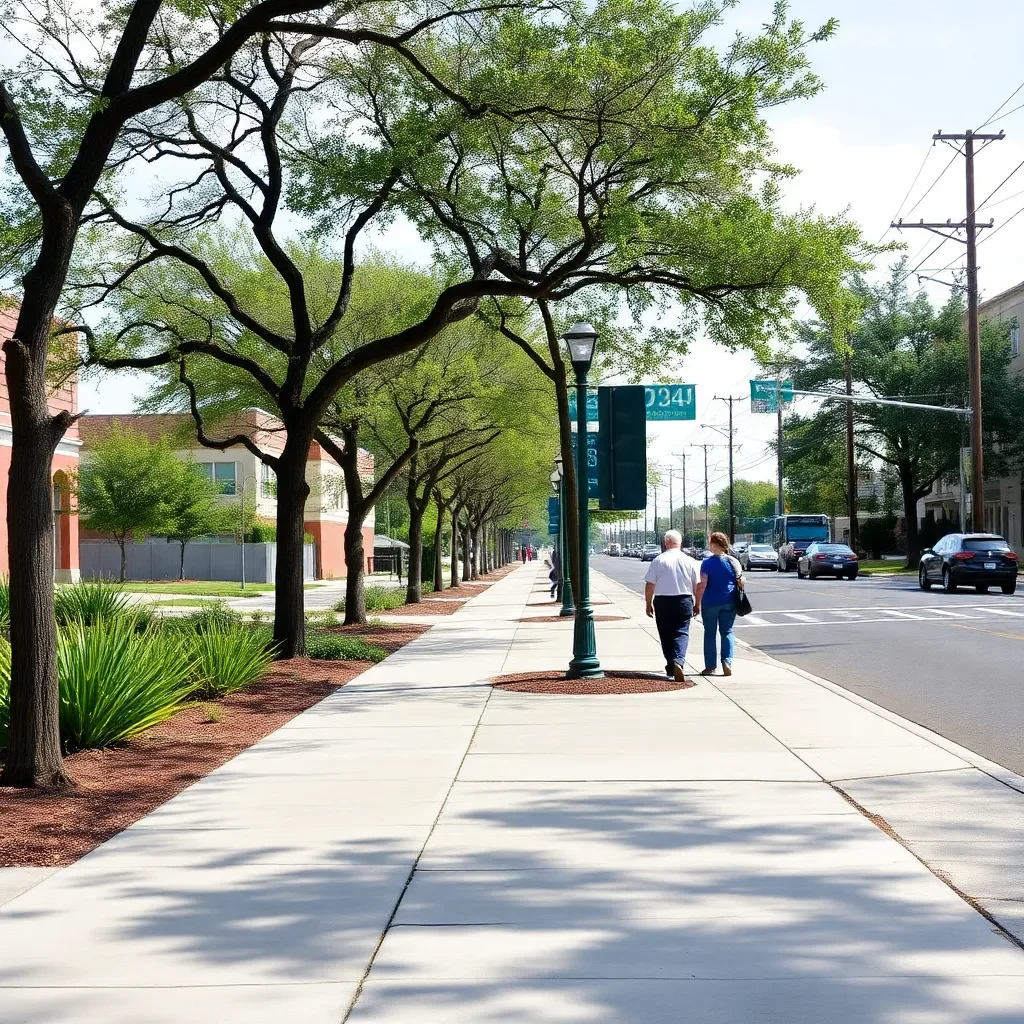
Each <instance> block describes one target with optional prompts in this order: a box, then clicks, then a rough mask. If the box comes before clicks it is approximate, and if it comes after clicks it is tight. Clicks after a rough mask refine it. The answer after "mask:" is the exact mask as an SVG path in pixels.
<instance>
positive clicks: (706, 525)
mask: <svg viewBox="0 0 1024 1024" xmlns="http://www.w3.org/2000/svg"><path fill="white" fill-rule="evenodd" d="M690 447H691V448H703V449H704V547H707V546H708V538H709V537H710V536H711V521H710V520H711V517H710V514H709V509H710V503H709V501H708V449H709V448H724V447H725V445H721V444H691V445H690ZM683 501H684V503H685V501H686V497H685V492H684V497H683Z"/></svg>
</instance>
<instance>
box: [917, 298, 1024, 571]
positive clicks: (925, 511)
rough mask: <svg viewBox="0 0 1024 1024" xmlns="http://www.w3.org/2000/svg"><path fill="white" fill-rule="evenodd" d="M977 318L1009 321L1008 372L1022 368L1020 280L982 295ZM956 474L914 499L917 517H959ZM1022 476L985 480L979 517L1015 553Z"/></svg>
mask: <svg viewBox="0 0 1024 1024" xmlns="http://www.w3.org/2000/svg"><path fill="white" fill-rule="evenodd" d="M978 313H979V317H980V319H981V320H1000V321H1002V322H1003V323H1008V324H1010V325H1011V326H1010V356H1011V361H1010V373H1016V374H1020V373H1022V372H1024V356H1022V354H1021V340H1020V332H1021V325H1024V281H1022V282H1021V283H1020V284H1016V285H1014V286H1013V287H1012V288H1007V290H1006V291H1004V292H1000V293H999V294H998V295H994V296H993V297H992V298H991V299H986V300H985V301H984V302H982V303H981V304H980V305H979V307H978ZM959 509H960V480H959V474H956V475H955V476H953V477H952V478H949V479H943V480H937V481H936V482H935V485H934V487H933V488H932V493H931V494H929V495H926V496H925V497H924V498H923V499H922V500H921V501H920V502H919V503H918V515H919V517H920V518H922V519H924V518H928V517H931V518H935V519H941V518H943V517H945V518H946V519H949V520H951V521H953V522H957V521H958V520H959V514H960V512H959ZM1022 509H1024V479H1022V475H1021V472H1020V470H1018V471H1017V472H1016V473H1012V474H1010V475H1008V476H1003V477H994V478H990V479H988V478H987V479H986V480H985V494H984V501H983V519H982V521H981V522H979V524H978V526H979V529H983V530H985V531H988V532H991V533H998V534H1001V535H1002V536H1003V537H1005V538H1006V539H1007V541H1008V542H1009V543H1010V546H1011V547H1013V549H1014V550H1015V551H1017V552H1018V554H1024V520H1022Z"/></svg>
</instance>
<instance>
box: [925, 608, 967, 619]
mask: <svg viewBox="0 0 1024 1024" xmlns="http://www.w3.org/2000/svg"><path fill="white" fill-rule="evenodd" d="M925 611H929V612H931V613H932V615H942V616H947V617H948V618H951V619H976V618H977V616H976V615H964V613H963V612H951V611H950V610H949V609H948V608H927V609H925Z"/></svg>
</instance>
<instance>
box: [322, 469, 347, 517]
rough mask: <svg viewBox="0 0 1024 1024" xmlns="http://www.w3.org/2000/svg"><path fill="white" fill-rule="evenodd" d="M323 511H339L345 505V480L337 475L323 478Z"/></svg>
mask: <svg viewBox="0 0 1024 1024" xmlns="http://www.w3.org/2000/svg"><path fill="white" fill-rule="evenodd" d="M323 506H324V510H325V511H332V512H340V511H341V510H342V509H343V508H344V507H345V481H344V480H342V478H341V477H339V476H331V477H328V478H327V479H326V480H324V500H323Z"/></svg>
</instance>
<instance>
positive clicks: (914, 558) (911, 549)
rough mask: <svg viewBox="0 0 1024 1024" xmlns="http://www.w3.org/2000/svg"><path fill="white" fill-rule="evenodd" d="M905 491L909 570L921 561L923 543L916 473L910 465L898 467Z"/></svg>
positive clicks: (904, 510)
mask: <svg viewBox="0 0 1024 1024" xmlns="http://www.w3.org/2000/svg"><path fill="white" fill-rule="evenodd" d="M897 469H898V471H899V475H900V489H901V490H902V491H903V519H904V525H905V528H906V531H907V568H908V569H916V568H917V566H918V563H919V562H920V561H921V541H920V538H919V535H918V529H917V495H916V487H915V486H914V484H915V481H914V471H913V469H912V468H911V466H910V464H909V463H902V462H901V463H900V464H899V466H898V467H897Z"/></svg>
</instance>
